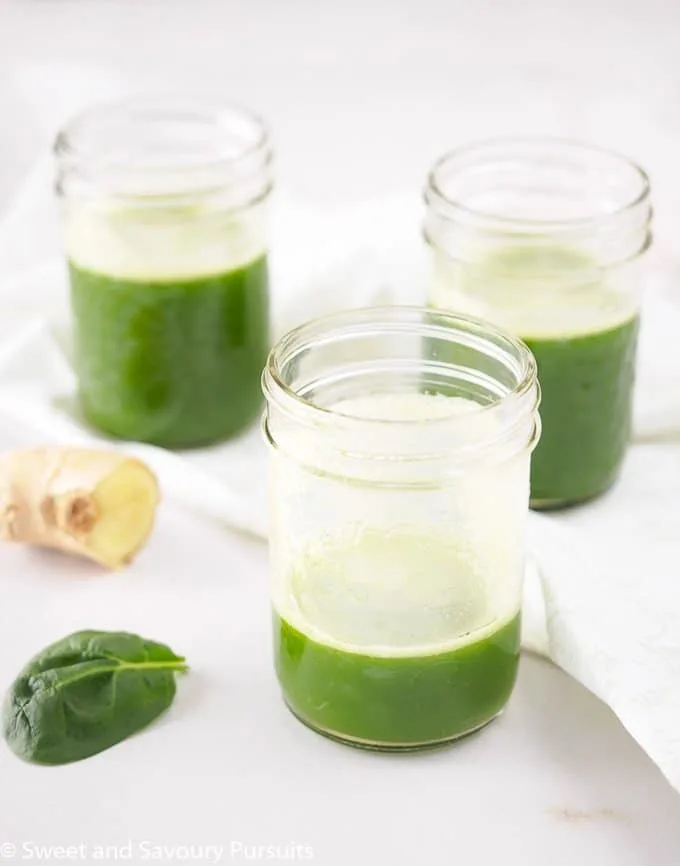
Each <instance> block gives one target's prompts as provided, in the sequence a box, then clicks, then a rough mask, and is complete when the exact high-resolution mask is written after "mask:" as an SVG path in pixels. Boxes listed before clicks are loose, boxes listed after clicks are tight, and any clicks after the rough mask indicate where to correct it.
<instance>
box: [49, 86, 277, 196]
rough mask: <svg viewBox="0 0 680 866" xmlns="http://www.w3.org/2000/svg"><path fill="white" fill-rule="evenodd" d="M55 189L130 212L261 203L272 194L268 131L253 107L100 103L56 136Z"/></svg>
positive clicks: (208, 102) (175, 101) (177, 99)
mask: <svg viewBox="0 0 680 866" xmlns="http://www.w3.org/2000/svg"><path fill="white" fill-rule="evenodd" d="M53 152H54V155H55V157H56V161H57V183H56V190H57V193H59V194H60V195H62V196H64V197H66V198H69V197H77V198H87V199H91V200H93V201H94V200H96V199H97V198H99V199H101V198H102V197H106V198H108V199H111V200H112V201H116V200H118V201H120V202H122V203H123V204H125V205H126V206H130V207H137V206H142V207H144V208H153V207H154V206H156V205H158V206H159V207H165V206H166V205H168V204H176V205H179V206H181V205H185V204H192V203H196V202H201V203H205V204H206V205H207V204H208V203H209V202H210V203H212V204H213V205H214V206H215V207H217V208H219V209H221V210H225V211H227V210H239V209H242V208H246V207H251V206H254V205H257V204H259V203H260V202H262V201H264V199H266V198H267V196H268V195H269V193H270V192H271V190H272V187H273V173H272V165H273V150H272V147H271V143H270V135H269V128H268V126H267V124H266V123H265V121H264V120H263V119H262V117H261V116H260V115H259V114H257V113H256V112H254V111H252V110H251V109H249V108H245V107H243V106H241V105H239V104H237V103H232V102H228V101H225V100H220V99H218V98H212V97H204V98H190V97H187V96H185V95H181V94H180V95H175V96H172V95H158V96H137V97H131V98H127V99H119V100H114V101H109V102H102V103H99V104H96V105H93V106H90V107H89V108H86V109H85V110H84V111H82V112H80V114H77V115H76V116H75V117H73V118H72V119H71V120H70V121H69V122H68V123H67V124H66V125H65V126H64V127H63V128H62V130H61V131H60V132H59V133H58V135H57V138H56V140H55V142H54V146H53Z"/></svg>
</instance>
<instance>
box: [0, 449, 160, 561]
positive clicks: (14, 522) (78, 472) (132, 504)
mask: <svg viewBox="0 0 680 866" xmlns="http://www.w3.org/2000/svg"><path fill="white" fill-rule="evenodd" d="M159 498H160V496H159V489H158V483H157V480H156V477H155V475H154V474H153V472H151V470H150V469H149V468H148V467H147V466H145V464H144V463H142V462H141V461H139V460H136V459H134V458H131V457H127V456H126V455H124V454H119V453H117V452H112V451H91V450H87V449H79V448H38V449H34V450H29V451H15V452H10V453H9V454H7V455H3V456H1V457H0V538H2V539H4V540H6V541H14V542H18V543H21V544H31V545H36V546H40V547H52V548H56V549H58V550H62V551H64V552H66V553H73V554H76V555H78V556H84V557H87V558H88V559H92V560H94V561H95V562H97V563H99V564H100V565H103V566H105V567H106V568H111V569H119V568H123V567H124V566H125V565H127V564H129V563H130V562H131V561H132V559H133V558H134V556H135V554H136V553H137V552H138V551H139V550H140V549H141V548H142V547H143V545H144V544H145V542H146V541H147V539H148V537H149V535H150V534H151V531H152V529H153V526H154V521H155V516H156V506H157V505H158V501H159Z"/></svg>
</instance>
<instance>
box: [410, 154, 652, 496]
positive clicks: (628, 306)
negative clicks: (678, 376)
mask: <svg viewBox="0 0 680 866" xmlns="http://www.w3.org/2000/svg"><path fill="white" fill-rule="evenodd" d="M425 200H426V203H427V214H426V218H425V224H424V234H425V238H426V240H427V242H428V243H429V245H430V246H431V248H432V252H433V271H432V278H431V284H430V291H429V302H430V303H431V304H432V305H433V306H434V307H437V308H444V309H450V310H455V311H458V312H462V313H469V314H472V315H478V316H481V317H483V318H487V319H490V320H492V321H494V322H496V324H498V325H500V326H501V327H503V328H507V329H508V330H509V331H511V332H512V333H514V334H516V335H518V336H519V337H521V338H522V339H523V340H524V342H525V343H526V344H527V345H528V346H529V348H530V349H531V350H532V352H533V353H534V355H535V357H536V361H537V364H538V376H539V381H540V384H541V393H542V398H541V419H542V430H543V432H542V434H541V442H540V444H539V446H538V448H537V449H536V452H535V453H534V455H533V458H532V468H531V504H532V506H533V507H537V508H541V507H543V508H549V507H558V506H562V505H566V504H571V503H575V502H579V501H582V500H586V499H590V498H591V497H594V496H596V495H598V494H600V493H602V492H604V491H605V490H607V488H609V487H610V485H611V484H612V483H613V482H614V481H615V479H616V478H617V476H618V474H619V470H620V468H621V465H622V462H623V458H624V455H625V452H626V448H627V445H628V441H629V437H630V428H631V413H632V403H633V384H634V376H635V356H636V342H637V334H638V320H639V306H640V298H639V288H640V284H641V280H642V276H641V267H642V263H643V261H644V258H645V257H644V256H643V253H644V252H645V251H646V250H647V249H648V247H649V246H650V243H651V234H650V220H651V206H650V196H649V183H648V180H647V176H646V175H645V173H644V172H643V171H642V169H640V168H639V167H638V166H636V165H634V164H633V163H631V162H629V161H628V160H627V159H625V158H623V157H620V156H618V155H616V154H613V153H609V152H607V151H603V150H599V149H597V148H594V147H589V146H587V145H582V144H578V143H572V142H565V141H559V140H551V139H510V140H498V141H493V142H489V143H484V144H478V145H472V146H470V147H466V148H462V149H460V150H457V151H454V152H452V153H450V154H448V155H447V156H445V157H443V159H441V160H439V162H437V163H436V165H435V166H434V168H433V169H432V171H431V173H430V175H429V178H428V183H427V188H426V191H425Z"/></svg>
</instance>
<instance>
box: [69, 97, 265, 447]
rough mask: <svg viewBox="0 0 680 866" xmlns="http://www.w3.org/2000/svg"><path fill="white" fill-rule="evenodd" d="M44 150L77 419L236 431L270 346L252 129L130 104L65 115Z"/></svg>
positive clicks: (205, 439) (204, 440)
mask: <svg viewBox="0 0 680 866" xmlns="http://www.w3.org/2000/svg"><path fill="white" fill-rule="evenodd" d="M55 152H56V158H57V170H58V179H57V190H58V194H59V196H60V199H61V202H62V213H63V225H64V236H65V245H66V254H67V258H68V265H69V274H70V286H71V306H72V312H73V319H74V343H75V345H74V357H75V366H76V371H77V375H78V379H79V390H80V400H81V405H82V410H83V412H84V415H85V417H86V419H87V420H88V421H89V422H90V423H91V424H93V425H94V426H95V427H97V428H99V429H100V430H102V431H104V432H105V433H108V434H110V435H112V436H115V437H118V438H122V439H132V440H138V441H143V442H150V443H153V444H156V445H160V446H165V447H192V446H198V445H203V444H208V443H211V442H216V441H219V440H222V439H225V438H227V437H229V436H231V435H232V434H234V433H236V432H238V431H240V430H241V429H242V428H244V427H245V426H246V425H247V424H248V423H250V422H252V421H253V420H254V419H255V418H256V417H257V415H258V414H259V412H260V411H261V403H262V395H261V390H260V375H261V371H262V367H263V366H264V362H265V360H266V357H267V353H268V351H269V348H270V346H269V296H268V274H267V239H266V229H265V208H266V204H267V198H268V195H269V192H270V189H271V186H272V167H271V164H272V152H271V148H270V144H269V138H268V134H267V132H266V130H265V128H264V126H263V124H262V122H261V121H260V120H259V118H257V117H256V116H255V115H252V114H250V113H249V112H247V111H244V110H242V109H239V108H235V107H231V106H228V105H226V106H224V105H214V104H209V103H205V104H201V103H187V104H184V103H182V102H181V101H175V100H172V99H157V100H141V101H139V100H137V101H135V100H133V101H128V102H121V103H116V104H111V105H102V106H99V107H95V108H93V109H91V110H89V111H87V112H85V113H84V114H83V115H81V116H80V117H77V118H76V119H75V120H74V121H73V122H72V123H70V124H69V125H68V126H67V127H66V128H65V129H64V130H63V131H62V132H61V133H60V135H59V136H58V139H57V142H56V145H55Z"/></svg>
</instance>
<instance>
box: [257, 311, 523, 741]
mask: <svg viewBox="0 0 680 866" xmlns="http://www.w3.org/2000/svg"><path fill="white" fill-rule="evenodd" d="M263 387H264V392H265V395H266V397H267V409H266V415H265V421H264V430H265V435H266V438H267V440H268V442H269V444H270V446H271V448H270V453H271V460H270V483H271V489H270V504H271V506H270V507H271V512H270V551H271V568H272V602H273V620H274V646H275V663H276V670H277V674H278V678H279V682H280V684H281V687H282V690H283V694H284V697H285V700H286V702H287V704H288V706H289V707H290V709H291V710H292V711H293V713H294V714H295V715H296V716H297V717H298V718H299V719H300V720H302V721H303V722H304V723H305V724H307V725H309V726H310V727H312V728H314V729H316V730H317V731H319V732H321V733H324V734H326V735H328V736H331V737H334V738H336V739H339V740H343V741H346V742H349V743H352V744H354V745H357V746H363V747H366V748H375V749H392V750H400V749H417V748H422V747H427V746H431V745H434V744H437V743H442V742H446V741H448V740H453V739H455V738H457V737H460V736H462V735H464V734H467V733H469V732H471V731H474V730H476V729H477V728H480V727H481V726H482V725H485V724H486V723H487V722H489V721H490V720H491V719H492V718H494V717H495V716H496V715H498V713H500V712H501V710H502V709H503V707H504V706H505V704H506V702H507V700H508V698H509V697H510V693H511V691H512V688H513V685H514V682H515V676H516V671H517V664H518V656H519V646H520V605H521V587H522V580H523V573H524V561H525V521H526V517H527V514H528V501H529V463H530V452H531V451H532V449H533V446H534V445H535V443H536V441H537V439H538V436H539V422H538V413H537V405H538V399H539V394H538V386H537V382H536V370H535V362H534V359H533V357H532V355H531V353H530V352H529V351H528V349H527V348H526V346H524V345H523V344H522V343H521V342H520V341H519V340H517V339H515V338H514V337H511V336H508V335H506V334H504V333H503V332H501V331H500V330H497V329H496V328H494V327H493V326H491V325H489V324H487V323H485V322H481V321H477V320H474V319H466V318H460V317H457V316H454V315H451V314H447V313H443V312H437V311H433V310H429V311H428V310H426V309H420V308H411V307H384V308H372V309H362V310H355V311H351V312H346V313H341V314H335V315H332V316H328V317H325V318H323V319H319V320H316V321H314V322H311V323H309V324H306V325H303V326H302V327H300V328H298V329H297V330H294V331H292V332H290V333H289V334H288V335H287V336H285V337H284V338H283V339H282V340H281V341H280V342H279V344H278V345H277V346H276V347H275V348H274V349H273V350H272V352H271V354H270V356H269V360H268V363H267V366H266V368H265V371H264V374H263Z"/></svg>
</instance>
